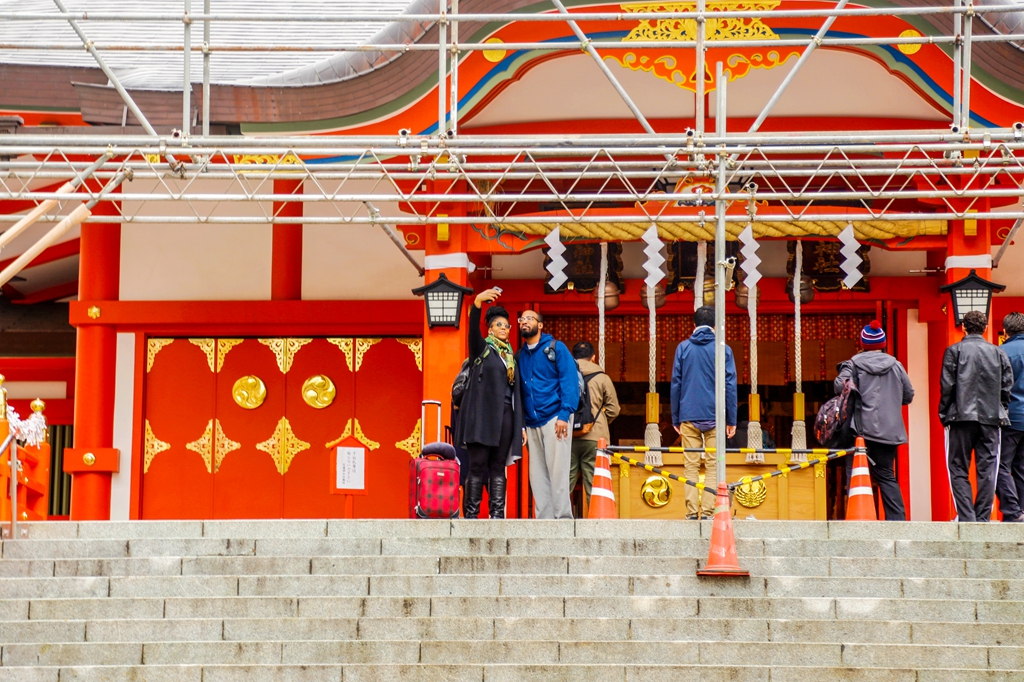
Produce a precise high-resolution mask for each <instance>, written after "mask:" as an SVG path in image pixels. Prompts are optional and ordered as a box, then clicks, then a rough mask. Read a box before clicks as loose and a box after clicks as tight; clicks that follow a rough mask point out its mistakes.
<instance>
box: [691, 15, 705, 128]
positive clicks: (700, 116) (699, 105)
mask: <svg viewBox="0 0 1024 682" xmlns="http://www.w3.org/2000/svg"><path fill="white" fill-rule="evenodd" d="M705 3H706V0H697V35H696V38H697V41H696V49H697V58H696V63H695V65H694V70H695V72H696V78H697V82H696V83H695V85H696V86H697V90H696V92H697V94H696V97H695V98H694V101H693V102H694V105H695V106H694V115H693V118H694V127H695V128H696V129H697V139H698V140H699V139H700V138H702V137H704V116H705V113H706V112H705V111H704V71H705V70H706V69H707V64H706V62H707V50H706V49H705V47H704V40H705V38H706V36H705V35H704V31H705V28H706V25H705V21H704V12H705V11H706V9H707V5H706V4H705Z"/></svg>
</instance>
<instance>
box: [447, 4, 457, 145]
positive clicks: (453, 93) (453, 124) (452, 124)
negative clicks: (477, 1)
mask: <svg viewBox="0 0 1024 682" xmlns="http://www.w3.org/2000/svg"><path fill="white" fill-rule="evenodd" d="M452 13H453V14H456V15H457V14H458V13H459V0H452ZM458 45H459V22H458V20H455V21H452V45H451V73H452V75H451V89H450V97H451V102H450V104H449V105H448V110H449V111H450V112H451V113H450V114H449V116H450V117H451V120H450V121H449V123H448V130H449V131H450V132H451V134H452V135H457V134H458V132H459V47H458Z"/></svg>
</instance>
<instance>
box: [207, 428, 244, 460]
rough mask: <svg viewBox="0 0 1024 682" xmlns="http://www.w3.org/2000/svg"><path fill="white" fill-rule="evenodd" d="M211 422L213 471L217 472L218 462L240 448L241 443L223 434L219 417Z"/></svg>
mask: <svg viewBox="0 0 1024 682" xmlns="http://www.w3.org/2000/svg"><path fill="white" fill-rule="evenodd" d="M213 424H214V431H213V446H214V447H213V451H214V461H213V473H217V472H218V471H220V464H221V462H223V461H224V458H225V457H227V456H228V455H229V454H231V453H232V452H234V451H235V450H238V449H239V448H241V447H242V444H241V443H238V442H236V441H233V440H231V439H230V438H228V437H227V436H226V435H225V434H224V429H222V428H221V426H220V420H219V419H215V420H214V422H213Z"/></svg>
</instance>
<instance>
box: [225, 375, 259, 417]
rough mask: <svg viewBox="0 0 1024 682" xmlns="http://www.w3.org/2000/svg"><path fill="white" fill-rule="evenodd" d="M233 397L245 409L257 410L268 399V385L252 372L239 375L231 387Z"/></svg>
mask: <svg viewBox="0 0 1024 682" xmlns="http://www.w3.org/2000/svg"><path fill="white" fill-rule="evenodd" d="M231 397H232V398H234V400H235V403H237V404H238V406H239V407H241V408H242V409H243V410H255V409H256V408H257V407H259V406H260V405H262V404H263V401H264V400H266V399H267V385H266V384H264V383H263V380H262V379H260V378H259V377H258V376H254V375H252V374H249V375H246V376H244V377H239V379H238V381H236V382H235V384H234V385H233V386H232V387H231Z"/></svg>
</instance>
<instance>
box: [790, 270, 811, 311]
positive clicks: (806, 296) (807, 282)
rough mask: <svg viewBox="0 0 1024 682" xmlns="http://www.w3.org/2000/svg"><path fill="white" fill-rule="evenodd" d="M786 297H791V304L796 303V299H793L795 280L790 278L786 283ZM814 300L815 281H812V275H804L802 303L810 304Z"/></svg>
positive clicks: (801, 292)
mask: <svg viewBox="0 0 1024 682" xmlns="http://www.w3.org/2000/svg"><path fill="white" fill-rule="evenodd" d="M786 295H787V296H789V302H790V303H796V299H795V298H793V278H790V279H789V280H788V281H787V282H786ZM813 300H814V280H813V279H811V277H810V275H803V276H802V277H801V278H800V303H801V305H802V304H804V303H810V302H811V301H813Z"/></svg>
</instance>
